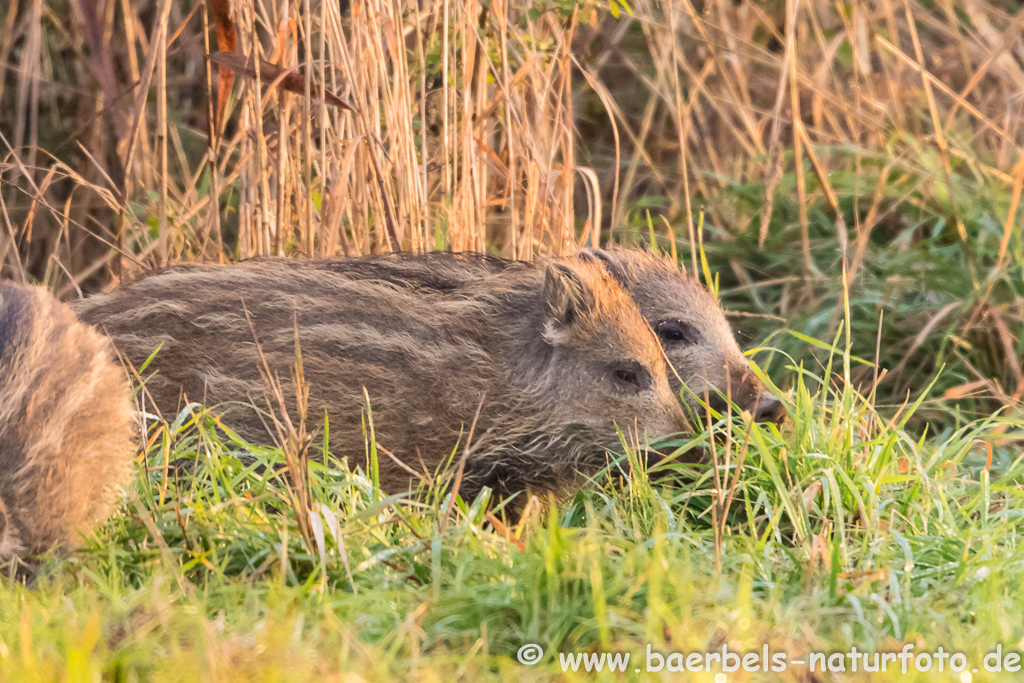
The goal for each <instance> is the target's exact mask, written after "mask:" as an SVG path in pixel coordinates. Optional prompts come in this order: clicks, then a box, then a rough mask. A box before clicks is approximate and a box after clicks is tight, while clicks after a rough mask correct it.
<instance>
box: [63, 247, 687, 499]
mask: <svg viewBox="0 0 1024 683" xmlns="http://www.w3.org/2000/svg"><path fill="white" fill-rule="evenodd" d="M376 261H377V259H376V258H374V257H370V258H367V259H352V260H348V261H346V263H347V264H348V266H349V267H350V269H351V271H350V272H345V271H344V270H343V269H342V270H336V269H334V268H332V267H331V266H330V265H329V264H327V263H325V264H324V267H316V266H315V265H314V266H310V265H301V264H300V263H299V262H295V261H289V260H274V259H271V260H265V261H260V262H246V263H242V264H237V265H233V266H181V267H177V268H172V269H170V270H168V271H165V272H163V273H161V274H158V275H154V276H151V277H148V278H146V279H143V280H140V281H138V282H135V283H133V284H127V285H122V286H121V287H119V288H117V289H115V290H114V291H112V292H111V293H109V294H107V295H103V296H97V297H93V298H91V299H87V300H85V301H84V302H81V303H80V304H79V305H78V310H79V313H80V315H81V317H82V319H83V320H86V321H88V322H90V323H93V324H95V325H97V326H98V327H99V328H100V329H102V330H104V331H105V332H106V333H107V334H109V335H110V337H111V338H112V340H113V341H114V344H115V345H116V346H117V347H118V349H119V350H120V351H121V352H122V353H123V354H125V355H126V356H127V358H128V359H130V360H131V361H132V362H133V363H136V364H139V363H142V362H144V361H145V360H146V359H147V358H148V357H149V356H150V354H151V353H152V352H153V351H154V350H155V349H156V348H157V347H158V346H159V345H161V344H162V345H163V346H162V348H161V350H160V351H159V353H157V355H156V357H155V359H154V361H153V362H152V364H151V365H150V366H149V369H150V370H155V371H156V374H155V376H153V377H152V378H151V379H150V380H149V381H148V383H147V388H148V391H149V392H150V394H152V396H153V397H154V400H155V401H156V403H157V404H158V406H159V407H160V408H161V409H162V410H163V411H165V412H167V411H174V410H175V408H176V406H178V405H179V401H180V396H181V394H182V392H184V393H185V394H186V395H187V396H188V398H189V399H190V400H197V401H203V402H205V403H207V404H208V405H215V404H226V403H249V404H254V405H257V406H265V405H266V402H265V400H264V392H265V388H264V387H265V385H264V380H263V378H262V377H261V374H260V360H259V354H258V350H257V344H256V341H257V340H258V342H259V345H260V347H261V348H262V351H263V354H264V355H265V357H266V359H267V363H268V365H269V368H270V370H271V372H273V373H275V374H276V375H277V376H278V377H279V378H280V379H281V381H282V383H283V384H284V385H285V387H284V394H285V396H287V397H291V396H292V395H293V394H294V391H293V390H292V389H293V387H291V385H290V383H289V381H288V378H289V375H290V368H291V366H292V364H293V362H294V359H295V335H296V332H295V330H296V329H297V330H298V338H299V341H300V346H301V353H302V361H303V372H304V375H305V379H306V382H307V384H308V386H309V407H310V410H309V421H310V423H311V426H312V427H315V426H317V425H320V424H322V423H323V418H324V415H325V414H326V415H327V416H328V417H329V425H330V434H329V437H330V443H331V446H332V451H333V452H336V453H338V454H341V455H348V456H350V457H353V458H360V459H361V458H363V457H364V456H363V454H364V453H365V451H366V436H365V435H364V421H363V413H364V410H363V408H364V405H365V399H364V393H363V392H364V388H365V391H366V394H367V395H368V397H369V402H370V407H371V409H372V413H373V427H374V430H375V436H376V440H377V442H378V443H379V444H380V445H381V446H383V447H384V448H385V449H386V450H387V451H389V452H390V453H392V454H394V456H395V458H397V460H399V461H400V462H401V464H399V463H396V462H395V461H394V460H392V458H391V457H388V456H387V455H384V454H381V455H380V456H379V458H378V459H379V466H380V480H381V485H382V487H383V488H384V489H385V490H386V491H390V492H400V491H403V490H407V489H408V488H410V485H411V484H412V481H411V480H412V479H413V477H411V475H410V472H409V470H410V469H411V470H413V471H415V472H417V473H422V474H424V475H430V474H433V473H434V472H435V471H436V470H437V469H438V466H439V464H441V463H442V462H443V461H444V460H445V459H447V457H448V456H449V455H450V454H451V453H452V452H453V450H454V449H456V447H457V448H458V451H457V453H458V455H461V454H462V453H463V449H465V448H466V447H467V446H469V455H468V459H467V463H466V471H465V475H464V478H463V483H462V489H461V490H462V492H463V493H464V494H466V495H468V496H473V495H474V494H475V493H477V492H478V491H479V490H480V488H481V487H482V486H485V485H486V486H489V487H491V488H492V489H493V490H495V492H496V493H497V494H498V495H499V496H506V495H508V494H511V493H515V492H518V491H523V490H529V491H534V492H544V491H560V490H563V489H564V488H566V487H568V486H571V485H572V483H573V482H574V481H576V480H577V479H578V478H579V476H580V475H587V474H592V473H594V472H595V471H597V470H598V469H600V468H601V467H602V466H604V465H605V463H606V462H607V459H608V456H607V450H609V449H611V450H620V449H621V442H620V437H619V435H618V433H617V428H619V429H622V430H623V431H624V432H626V433H627V434H628V433H632V434H633V435H634V438H635V439H637V440H638V441H639V442H640V443H643V441H644V439H645V437H650V438H652V439H653V438H657V437H662V436H666V435H669V434H672V433H676V432H680V431H685V430H686V429H687V428H688V425H687V422H686V418H685V415H684V412H683V410H682V406H681V405H680V403H679V401H678V399H677V398H676V396H675V394H674V393H673V391H672V389H671V387H670V384H669V380H668V376H667V371H666V367H665V362H664V356H663V353H662V350H661V347H660V346H659V344H658V340H657V338H656V337H655V335H654V333H653V332H652V331H651V329H650V326H649V325H648V324H647V322H646V321H645V320H644V318H643V316H641V315H640V312H639V311H638V310H637V308H636V306H635V304H634V303H633V302H632V300H631V299H630V298H629V297H628V296H627V295H626V293H625V292H624V291H623V290H622V288H621V286H620V285H619V284H618V283H617V282H616V280H615V279H614V278H613V277H611V276H610V275H609V272H608V270H607V268H606V267H605V266H604V265H603V264H599V263H596V262H594V261H593V259H589V258H587V259H579V258H575V257H570V258H564V259H553V260H551V261H548V262H547V263H545V265H543V266H537V267H523V268H518V267H515V268H502V269H497V270H495V271H494V272H487V273H482V274H481V276H480V277H475V278H472V279H471V280H467V281H465V282H457V283H455V282H452V283H449V284H448V285H445V286H438V287H435V286H429V287H428V286H410V285H409V284H407V283H404V282H400V281H399V282H391V281H388V279H387V278H378V277H368V276H366V275H365V274H364V275H357V274H356V271H358V270H360V269H369V270H371V271H372V270H373V268H374V266H373V264H374V263H375V262H376ZM247 316H248V319H247ZM249 320H251V328H250V322H249ZM254 333H255V337H254ZM227 424H229V425H231V426H233V427H234V428H236V429H237V431H238V432H239V433H240V434H241V435H242V436H244V437H245V438H247V439H249V440H251V441H254V442H263V443H266V442H268V441H269V440H270V439H269V434H268V431H267V429H266V426H265V422H264V420H263V419H261V417H260V416H259V415H258V414H256V413H255V412H254V411H253V410H252V409H251V408H246V407H241V408H240V409H239V412H238V413H237V414H236V415H235V416H234V417H233V418H231V419H228V420H227ZM471 429H472V431H473V438H472V441H471V442H470V443H468V442H469V441H470V439H469V432H470V430H471Z"/></svg>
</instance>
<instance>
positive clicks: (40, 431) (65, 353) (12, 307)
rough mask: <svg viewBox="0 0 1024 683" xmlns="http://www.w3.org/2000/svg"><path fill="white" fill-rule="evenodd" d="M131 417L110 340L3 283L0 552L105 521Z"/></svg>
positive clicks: (58, 543) (42, 295)
mask: <svg viewBox="0 0 1024 683" xmlns="http://www.w3.org/2000/svg"><path fill="white" fill-rule="evenodd" d="M133 415H134V406H133V401H132V397H131V388H130V386H129V384H128V380H127V377H126V376H125V373H124V370H123V368H121V366H120V365H119V364H117V363H115V361H114V354H113V349H112V347H111V345H110V342H109V341H107V340H106V339H104V338H103V337H101V336H100V335H99V334H97V333H96V331H95V330H93V329H92V328H91V327H88V326H86V325H83V324H81V323H79V322H78V320H76V318H75V315H74V314H73V313H72V312H71V311H70V310H69V309H68V307H67V306H65V305H64V304H61V303H60V302H58V301H57V300H56V299H54V298H53V297H52V296H51V295H50V294H48V293H47V292H46V291H45V290H44V289H42V288H40V287H22V286H17V285H14V284H11V283H0V557H2V558H8V557H11V556H12V555H17V556H19V557H22V558H25V559H32V558H34V557H35V556H38V555H41V554H43V553H45V552H47V551H50V550H60V549H66V548H70V547H73V546H74V545H76V544H77V541H78V540H79V538H80V536H81V533H82V532H88V531H89V530H90V529H91V528H92V527H93V526H95V525H96V524H97V523H99V522H101V521H102V520H103V519H104V518H106V516H107V515H108V513H109V512H110V507H111V505H112V503H113V499H114V496H115V492H116V490H117V487H118V485H119V484H121V483H123V482H124V480H125V477H126V475H127V473H128V470H129V465H130V464H131V456H132V442H133V424H132V423H133V419H134V418H133Z"/></svg>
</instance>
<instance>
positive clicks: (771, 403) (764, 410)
mask: <svg viewBox="0 0 1024 683" xmlns="http://www.w3.org/2000/svg"><path fill="white" fill-rule="evenodd" d="M754 419H755V420H756V421H758V422H773V423H775V424H782V423H783V421H785V419H786V406H784V405H782V401H780V400H779V399H777V398H775V397H774V396H772V395H771V394H762V395H761V396H759V397H758V399H757V407H756V409H755V410H754Z"/></svg>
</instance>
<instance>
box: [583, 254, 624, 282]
mask: <svg viewBox="0 0 1024 683" xmlns="http://www.w3.org/2000/svg"><path fill="white" fill-rule="evenodd" d="M576 258H578V259H580V260H581V261H589V262H591V263H597V264H599V265H601V266H603V267H604V269H605V270H607V271H608V274H609V275H611V276H612V277H613V278H615V279H616V280H617V281H618V283H619V284H620V285H622V286H626V272H625V271H624V270H623V269H622V265H621V264H620V263H619V262H618V261H617V260H616V259H615V257H614V256H612V255H611V254H609V253H608V252H607V251H605V250H604V249H598V248H596V247H588V248H586V249H580V250H578V251H577V252H576Z"/></svg>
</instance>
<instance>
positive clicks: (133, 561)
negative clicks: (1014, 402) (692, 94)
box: [0, 353, 1024, 681]
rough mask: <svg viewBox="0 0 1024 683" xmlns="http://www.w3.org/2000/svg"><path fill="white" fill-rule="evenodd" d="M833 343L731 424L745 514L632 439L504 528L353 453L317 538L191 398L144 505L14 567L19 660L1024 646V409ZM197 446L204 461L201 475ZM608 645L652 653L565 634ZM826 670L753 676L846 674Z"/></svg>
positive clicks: (555, 668) (529, 672)
mask: <svg viewBox="0 0 1024 683" xmlns="http://www.w3.org/2000/svg"><path fill="white" fill-rule="evenodd" d="M830 357H831V359H832V361H833V362H832V363H831V365H829V366H826V367H824V368H815V369H812V368H796V367H791V368H790V370H789V372H790V373H791V375H792V376H793V377H794V381H793V389H792V390H791V391H790V401H791V403H790V406H789V408H790V414H791V416H792V420H791V421H790V422H789V423H787V424H786V425H785V427H784V428H783V429H782V430H781V431H779V430H778V429H777V428H775V427H764V426H751V425H750V424H749V423H744V422H743V421H742V419H741V418H738V419H737V420H736V421H735V422H734V423H733V425H732V427H731V431H730V433H729V437H730V438H729V439H728V441H726V439H725V438H724V434H720V437H719V440H718V442H717V444H716V448H715V451H716V456H717V461H718V463H719V476H720V477H721V478H722V479H723V480H724V481H725V484H723V488H727V487H728V486H729V484H730V483H731V482H732V481H733V478H734V476H735V475H736V471H735V468H736V464H737V461H738V460H739V459H740V457H741V456H742V467H741V469H740V471H739V473H738V475H739V476H738V477H737V478H736V482H737V483H736V487H735V491H734V496H733V498H732V503H731V505H729V506H728V509H727V510H726V506H725V505H724V502H723V501H721V500H720V499H719V497H718V495H717V494H716V483H715V473H714V469H713V468H712V467H707V466H693V465H687V466H683V465H663V466H662V467H661V468H660V469H661V470H677V472H676V474H679V475H680V477H679V479H680V480H679V481H675V482H674V483H673V481H668V480H667V479H671V477H664V476H659V475H651V476H650V477H649V476H648V475H647V474H645V473H644V472H642V471H638V470H633V469H632V468H631V467H630V465H629V462H630V461H632V460H635V459H631V458H627V460H626V461H624V462H623V464H622V465H620V466H618V467H616V468H615V469H616V471H615V472H613V473H611V474H609V475H607V476H603V477H599V478H598V479H597V480H596V481H595V482H594V483H593V484H591V485H589V486H587V487H584V489H583V491H581V492H580V493H578V494H576V495H574V496H572V497H570V498H568V499H566V500H564V501H561V502H560V504H559V505H557V506H554V507H548V508H547V509H546V510H545V511H540V510H538V511H536V512H534V513H531V514H528V515H527V517H526V519H525V520H524V521H523V522H522V523H521V524H519V525H515V526H512V527H511V528H510V529H502V530H501V531H496V530H495V526H494V525H492V524H489V523H488V522H487V519H486V517H485V512H486V510H485V508H484V506H483V504H482V503H483V502H484V501H483V500H480V501H476V502H469V503H467V502H464V501H461V500H459V501H458V502H457V503H456V504H455V505H454V507H453V509H452V514H451V515H450V516H448V517H446V516H445V515H444V510H445V509H446V507H447V504H448V503H447V500H446V499H445V498H444V496H443V494H442V492H441V491H440V490H435V491H426V492H421V495H420V496H418V497H416V498H408V497H399V496H392V497H388V496H385V495H384V494H383V493H381V492H380V491H379V490H375V489H374V487H373V486H372V484H371V482H370V479H369V478H368V477H367V476H365V475H364V474H362V473H361V472H360V471H358V470H352V469H349V467H348V465H347V463H344V462H338V461H337V460H334V459H331V458H328V460H327V462H326V464H318V463H316V462H313V463H312V464H311V465H310V486H309V491H308V495H309V505H310V509H311V510H312V513H311V517H312V518H314V519H316V520H319V522H318V523H315V524H312V525H310V528H311V529H312V530H313V532H312V533H311V534H309V535H310V536H311V539H312V540H311V541H309V542H307V541H304V540H303V531H302V526H300V524H299V513H298V512H297V510H298V508H297V506H296V504H295V500H296V499H297V498H298V497H299V496H300V495H301V494H299V493H295V492H293V491H291V490H290V489H289V488H288V484H287V483H286V481H285V480H284V479H283V478H282V477H281V476H279V475H278V474H276V472H278V471H280V470H281V468H282V467H283V465H284V462H285V458H284V455H283V454H282V453H281V452H280V451H276V450H273V449H263V448H255V447H249V446H245V445H244V444H241V443H239V442H237V441H235V440H233V439H232V438H230V436H224V434H223V432H219V431H218V429H217V428H216V426H215V425H216V424H217V421H216V419H215V418H214V417H212V416H211V414H210V413H209V412H207V411H204V410H202V409H200V408H199V407H198V406H190V408H189V409H188V410H186V411H184V412H183V413H182V414H181V415H179V416H178V417H177V419H176V420H175V421H173V422H172V423H171V424H167V425H162V424H157V425H155V426H153V427H152V428H151V430H150V434H151V435H153V434H156V436H155V438H153V439H152V445H151V447H150V448H149V450H148V452H146V453H145V456H144V458H140V462H139V465H138V467H137V468H136V470H135V476H134V478H133V481H132V483H131V485H130V486H129V487H128V488H129V491H128V493H127V494H126V496H125V498H124V500H123V502H122V505H121V507H120V510H119V512H118V514H117V515H115V516H114V518H113V519H112V520H111V521H110V522H109V523H108V524H106V525H105V527H103V528H102V529H101V530H100V531H99V532H98V533H96V534H95V535H94V536H92V537H91V538H90V539H88V541H87V544H86V546H85V547H84V549H82V550H81V551H79V552H77V553H76V554H74V555H73V556H71V557H68V558H64V559H54V560H52V561H50V562H49V563H47V564H46V565H45V566H44V567H43V569H42V570H41V571H40V572H39V574H38V575H37V576H36V578H35V580H34V581H33V582H32V583H31V584H30V585H28V586H23V585H21V584H19V583H18V582H16V581H15V580H13V579H10V578H8V579H6V580H5V581H4V588H3V590H2V591H0V679H3V680H18V681H33V680H40V681H44V680H68V681H77V680H98V679H101V680H112V681H136V680H140V681H147V680H157V681H159V680H239V681H241V680H261V681H293V680H294V681H300V680H301V681H306V680H309V681H313V680H317V681H319V680H341V681H355V680H359V678H358V677H361V678H362V679H365V680H393V679H404V678H412V677H418V678H421V679H424V680H438V681H440V680H451V679H452V678H460V677H461V678H462V679H464V680H479V679H485V678H489V677H490V678H498V677H504V678H511V679H513V680H548V679H559V680H584V679H585V680H606V679H611V678H621V677H638V675H637V674H636V673H635V671H634V669H635V668H636V667H637V666H638V667H641V668H643V667H645V662H646V649H645V648H646V647H647V646H648V645H650V646H651V647H652V648H653V651H655V652H660V653H662V654H663V655H664V654H668V653H670V652H685V653H691V652H704V651H705V650H718V651H720V650H721V648H722V646H723V645H725V646H727V647H728V648H729V649H730V651H732V652H738V653H741V654H742V653H746V652H760V651H761V650H762V647H763V646H765V645H767V646H768V647H769V648H770V650H771V651H772V652H785V653H787V654H788V656H789V657H790V658H800V657H801V656H804V655H807V654H808V653H810V652H828V653H832V652H836V651H840V652H846V651H848V650H849V649H850V648H851V647H852V646H856V647H857V648H858V650H861V651H867V652H872V653H873V652H891V651H898V650H900V648H901V647H903V644H904V643H911V644H913V646H914V648H915V653H919V652H923V651H927V652H935V651H937V649H938V648H939V647H940V646H941V647H943V648H944V649H945V651H946V652H951V651H952V652H962V653H964V655H966V657H967V658H968V661H969V662H970V667H969V668H968V671H970V669H971V668H974V667H977V668H979V669H981V668H982V664H981V662H982V660H983V658H984V656H985V654H986V653H988V652H989V650H990V649H991V648H994V647H995V646H996V645H1002V647H1003V650H1004V654H1005V651H1007V650H1017V651H1019V650H1024V641H1022V639H1024V599H1022V598H1021V597H1020V596H1022V595H1024V593H1022V589H1024V585H1022V584H1024V571H1022V570H1024V548H1021V547H1019V546H1020V544H1021V541H1022V540H1024V539H1022V536H1021V533H1020V531H1019V528H1020V525H1019V518H1020V516H1021V513H1022V511H1024V496H1022V493H1021V490H1020V482H1021V481H1022V479H1024V456H1022V455H1020V453H1019V449H1018V448H1017V444H1019V442H1020V439H1021V437H1022V435H1024V422H1021V421H1019V420H1014V419H1008V418H1003V417H1000V416H998V415H995V416H992V417H989V418H986V419H984V420H979V421H975V422H971V423H968V424H966V425H964V426H962V427H960V428H957V429H954V428H953V427H949V428H947V430H946V431H944V432H942V433H939V434H927V435H925V436H924V437H922V436H920V435H915V434H912V433H910V432H908V431H907V430H906V425H907V423H908V421H909V420H911V418H912V416H913V412H914V410H915V409H916V408H917V407H918V406H917V405H916V404H911V405H908V406H907V407H906V408H905V409H904V410H903V411H902V412H900V413H899V414H898V415H895V416H894V415H889V416H888V417H883V416H881V415H879V414H878V413H876V412H875V410H874V409H873V407H872V406H871V405H870V404H869V402H868V401H866V400H864V399H863V398H862V397H861V396H860V395H858V394H855V393H854V392H853V391H852V390H847V391H842V390H837V389H836V387H837V386H844V385H843V383H842V382H841V381H838V380H839V378H840V377H841V376H842V374H843V372H844V357H843V356H842V355H841V354H836V353H833V354H831V355H830ZM836 373H837V374H836ZM826 379H828V380H829V381H827V382H826V381H825V380H826ZM722 426H723V425H719V427H722ZM218 434H221V436H218ZM697 439H698V441H701V442H702V443H704V445H707V443H708V442H707V440H706V436H700V437H697ZM314 444H315V445H313V446H312V447H311V450H310V454H311V455H312V456H313V457H314V460H315V459H316V458H317V457H322V455H323V453H322V448H323V447H322V439H320V440H317V441H315V442H314ZM317 444H318V445H317ZM989 449H991V462H990V463H988V461H989V452H990V451H989ZM178 459H186V460H192V461H198V463H199V465H200V466H199V467H195V468H193V473H192V474H188V473H185V472H182V473H181V474H180V475H178V476H175V475H174V474H173V472H174V470H173V469H171V468H166V466H167V465H168V463H169V462H170V463H173V461H175V460H178ZM727 460H728V463H727V462H726V461H727ZM656 471H658V470H656ZM165 472H169V473H171V476H170V477H168V478H165ZM716 501H718V503H717V504H716ZM723 513H724V514H723ZM318 527H320V532H317V528H318ZM499 528H500V527H499ZM716 529H717V531H718V532H719V533H716ZM716 537H717V538H720V541H719V540H716ZM719 562H720V564H721V569H720V570H719V569H718V564H719ZM528 643H535V644H538V645H540V646H541V647H542V648H543V650H544V652H545V654H544V656H543V657H542V659H541V661H540V663H539V664H536V665H534V666H531V667H526V666H525V665H523V664H520V663H519V662H518V661H517V660H516V653H517V651H518V650H519V648H520V647H521V646H523V645H524V644H528ZM603 651H609V652H618V653H631V655H632V659H631V663H630V665H629V672H628V673H627V674H618V673H617V674H609V673H607V672H604V673H602V674H597V673H589V674H588V673H585V672H584V671H583V670H582V669H581V671H580V672H578V673H572V672H571V671H570V672H569V673H568V674H564V676H563V673H562V668H561V666H560V663H559V659H558V655H557V653H559V652H562V653H573V652H594V653H597V652H603ZM634 665H635V666H634ZM892 666H895V665H892ZM806 674H807V672H806V667H802V666H799V665H792V666H791V667H790V668H789V669H788V670H787V671H785V672H781V673H771V672H769V673H763V672H762V673H742V672H740V673H731V674H729V678H728V680H794V681H795V680H833V679H832V678H830V677H831V676H832V674H825V675H822V674H820V673H819V674H818V676H819V678H817V679H808V678H807V677H806ZM660 675H661V676H670V674H667V673H665V672H662V674H660ZM357 676H358V677H357ZM647 676H648V674H646V673H643V674H640V675H639V677H647ZM700 676H703V678H701V677H700ZM867 676H869V674H860V673H858V674H853V673H852V672H850V671H848V672H847V673H846V678H844V679H843V680H869V678H867ZM936 676H940V678H936ZM941 676H945V677H946V678H941ZM957 676H958V674H951V673H949V672H948V671H947V672H946V673H944V674H937V673H936V672H935V671H934V670H933V671H932V672H930V673H914V670H913V668H911V672H910V673H908V674H907V675H906V676H899V680H909V681H914V680H922V681H923V680H961V679H958V678H957ZM987 676H996V675H995V674H987V673H985V672H984V671H982V672H980V673H978V674H975V675H974V680H995V679H996V678H988V677H987ZM1001 676H1002V677H1003V678H1001V679H1000V680H1013V678H1012V674H1006V673H1004V674H1001ZM896 677H897V675H896V674H890V675H889V677H888V678H887V679H888V680H894V679H895V678H896ZM997 678H998V677H997ZM694 680H713V674H708V673H703V674H699V675H698V677H697V678H695V679H694ZM835 680H838V679H835ZM875 680H878V679H877V678H876V679H875Z"/></svg>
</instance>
